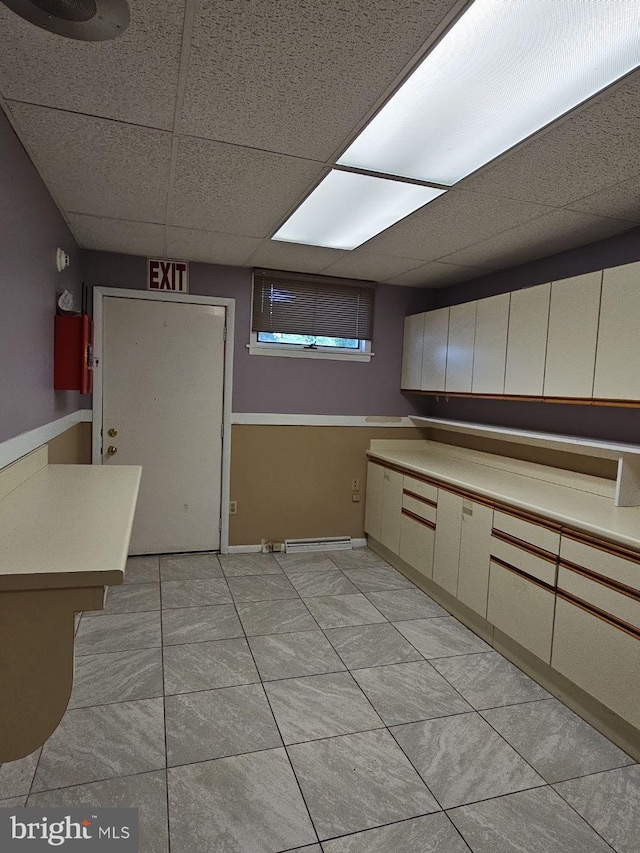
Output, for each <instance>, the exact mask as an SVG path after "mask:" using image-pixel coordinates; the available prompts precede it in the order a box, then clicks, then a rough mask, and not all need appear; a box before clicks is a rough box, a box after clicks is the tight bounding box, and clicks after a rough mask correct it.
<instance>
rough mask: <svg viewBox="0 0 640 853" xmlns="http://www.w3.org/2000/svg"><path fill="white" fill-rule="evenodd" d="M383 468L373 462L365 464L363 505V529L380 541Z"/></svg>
mask: <svg viewBox="0 0 640 853" xmlns="http://www.w3.org/2000/svg"><path fill="white" fill-rule="evenodd" d="M384 471H385V469H384V468H383V467H382V466H381V465H376V464H375V463H373V462H369V463H368V464H367V502H366V504H365V507H364V530H365V533H368V534H369V536H371V537H373V539H377V540H378V542H379V541H380V523H381V521H382V484H383V481H384Z"/></svg>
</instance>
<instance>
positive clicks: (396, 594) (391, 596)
mask: <svg viewBox="0 0 640 853" xmlns="http://www.w3.org/2000/svg"><path fill="white" fill-rule="evenodd" d="M367 598H368V599H369V601H371V602H372V603H373V604H375V606H376V607H377V608H378V610H379V611H380V612H381V613H382V614H383V615H384V616H386V617H387V619H388V620H389V621H390V622H403V621H406V620H407V619H432V618H433V617H434V616H448V615H449V614H448V613H447V611H446V610H445V609H444V608H443V607H440V605H439V604H436V602H435V601H434V600H433V599H432V598H429V596H428V595H425V594H424V592H422V591H421V590H419V589H415V588H414V589H392V590H385V591H384V592H368V593H367Z"/></svg>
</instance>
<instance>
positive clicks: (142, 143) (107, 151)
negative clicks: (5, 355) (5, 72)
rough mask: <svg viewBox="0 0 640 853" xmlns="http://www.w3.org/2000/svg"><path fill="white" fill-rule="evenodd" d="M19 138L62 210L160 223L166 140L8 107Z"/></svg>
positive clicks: (88, 119) (42, 110)
mask: <svg viewBox="0 0 640 853" xmlns="http://www.w3.org/2000/svg"><path fill="white" fill-rule="evenodd" d="M10 108H11V112H12V114H13V116H14V118H15V120H16V123H17V125H18V130H19V133H20V138H21V139H22V141H23V142H24V143H25V145H26V146H27V148H28V149H29V153H30V154H31V155H32V156H33V160H34V163H35V165H36V167H37V168H38V171H39V172H40V174H41V175H42V177H43V179H44V182H45V183H46V185H47V187H48V188H49V189H50V190H51V192H52V193H53V195H54V196H55V197H56V198H57V200H58V202H59V203H60V204H61V206H62V208H63V209H64V210H66V211H70V212H73V213H89V214H93V215H95V216H109V217H112V218H114V219H132V220H143V221H147V222H163V221H164V217H165V211H166V201H167V187H168V175H169V166H170V162H171V134H169V133H165V132H164V131H161V130H150V129H148V128H144V127H135V126H134V125H130V124H121V123H119V122H115V121H109V120H107V119H102V118H94V117H92V116H83V115H79V114H78V113H67V112H62V111H60V110H52V109H49V108H47V107H36V106H31V105H28V104H19V103H15V102H10Z"/></svg>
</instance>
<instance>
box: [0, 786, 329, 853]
mask: <svg viewBox="0 0 640 853" xmlns="http://www.w3.org/2000/svg"><path fill="white" fill-rule="evenodd" d="M26 802H27V796H26V794H25V795H24V796H23V797H12V798H11V799H9V800H0V809H21V808H23V807H24V805H25V804H26ZM318 849H320V848H318Z"/></svg>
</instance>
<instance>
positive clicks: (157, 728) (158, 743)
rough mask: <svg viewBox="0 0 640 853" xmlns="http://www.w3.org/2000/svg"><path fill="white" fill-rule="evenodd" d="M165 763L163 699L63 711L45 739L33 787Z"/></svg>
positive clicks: (120, 773)
mask: <svg viewBox="0 0 640 853" xmlns="http://www.w3.org/2000/svg"><path fill="white" fill-rule="evenodd" d="M164 766H165V754H164V712H163V702H162V699H141V700H140V701H137V702H122V703H120V704H118V705H98V706H96V707H94V708H77V709H76V710H74V711H67V713H66V714H65V715H64V717H63V718H62V722H61V723H60V725H59V726H58V728H57V729H56V730H55V732H54V733H53V734H52V735H51V737H50V738H49V740H48V741H47V742H46V743H45V745H44V747H43V749H42V756H41V758H40V763H39V764H38V769H37V771H36V777H35V780H34V783H33V790H34V791H45V790H49V789H51V788H64V787H67V786H69V785H81V784H83V783H85V782H96V781H98V780H99V779H110V778H113V777H117V776H130V775H131V774H133V773H144V772H145V771H147V770H158V769H160V768H163V767H164Z"/></svg>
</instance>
